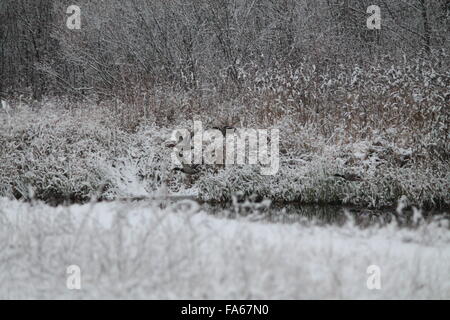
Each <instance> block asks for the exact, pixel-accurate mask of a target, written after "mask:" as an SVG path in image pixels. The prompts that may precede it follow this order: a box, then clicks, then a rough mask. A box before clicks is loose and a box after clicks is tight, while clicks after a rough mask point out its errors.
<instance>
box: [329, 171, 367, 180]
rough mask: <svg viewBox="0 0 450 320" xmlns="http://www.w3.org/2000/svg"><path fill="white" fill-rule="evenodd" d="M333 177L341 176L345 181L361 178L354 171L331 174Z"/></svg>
mask: <svg viewBox="0 0 450 320" xmlns="http://www.w3.org/2000/svg"><path fill="white" fill-rule="evenodd" d="M333 177H336V178H342V179H344V180H347V181H362V180H363V179H362V178H361V177H360V176H358V175H357V174H354V173H344V174H338V173H336V174H333Z"/></svg>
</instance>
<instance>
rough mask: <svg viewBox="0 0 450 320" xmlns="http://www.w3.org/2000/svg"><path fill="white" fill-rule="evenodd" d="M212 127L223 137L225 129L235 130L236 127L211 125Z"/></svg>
mask: <svg viewBox="0 0 450 320" xmlns="http://www.w3.org/2000/svg"><path fill="white" fill-rule="evenodd" d="M212 128H213V129H215V130H219V131H220V132H221V133H222V135H223V136H224V137H225V136H226V134H227V130H233V131H234V130H236V128H235V127H232V126H220V127H219V126H217V127H212Z"/></svg>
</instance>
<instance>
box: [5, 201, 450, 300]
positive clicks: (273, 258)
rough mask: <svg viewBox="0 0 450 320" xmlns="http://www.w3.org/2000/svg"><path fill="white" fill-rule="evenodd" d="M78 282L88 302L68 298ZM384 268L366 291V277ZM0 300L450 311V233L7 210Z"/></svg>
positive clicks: (119, 210) (94, 209) (160, 211)
mask: <svg viewBox="0 0 450 320" xmlns="http://www.w3.org/2000/svg"><path fill="white" fill-rule="evenodd" d="M70 265H77V266H79V267H80V270H81V290H69V289H68V288H67V286H66V282H67V278H68V274H67V273H66V271H67V267H68V266H70ZM370 265H377V266H379V268H380V271H381V273H380V276H381V278H380V279H381V289H380V290H369V289H368V288H367V284H366V282H367V279H368V277H369V276H370V275H369V274H368V273H367V268H368V267H369V266H370ZM0 298H1V299H13V298H20V299H34V298H37V299H46V298H49V299H54V298H58V299H89V298H94V299H103V298H113V299H116V298H120V299H122V298H125V299H128V298H138V299H140V298H145V299H203V298H209V299H312V298H321V299H322V298H324V299H349V298H354V299H365V298H368V299H380V298H386V299H392V298H400V299H430V298H435V299H450V232H449V229H448V226H439V225H438V224H437V223H434V224H424V225H422V226H420V227H418V228H417V229H415V230H411V229H410V230H407V229H399V228H397V227H396V226H395V225H394V224H391V225H389V226H387V227H383V228H368V229H359V228H357V227H355V226H354V225H352V224H351V223H348V224H347V225H345V226H343V227H338V226H315V225H307V224H300V223H299V224H289V225H288V224H270V223H265V222H261V221H260V222H252V221H250V220H249V219H244V218H241V219H234V220H231V219H225V218H219V217H214V216H211V215H208V214H206V213H205V212H202V211H201V208H199V207H198V206H197V205H196V204H195V203H192V202H181V203H176V204H173V205H168V206H161V204H160V203H159V204H158V203H153V204H150V203H148V202H147V203H144V202H140V203H123V202H120V203H119V202H111V203H98V204H86V205H72V206H70V207H56V208H54V207H49V206H46V205H44V204H41V203H31V204H30V203H21V202H17V201H12V200H8V199H6V198H0Z"/></svg>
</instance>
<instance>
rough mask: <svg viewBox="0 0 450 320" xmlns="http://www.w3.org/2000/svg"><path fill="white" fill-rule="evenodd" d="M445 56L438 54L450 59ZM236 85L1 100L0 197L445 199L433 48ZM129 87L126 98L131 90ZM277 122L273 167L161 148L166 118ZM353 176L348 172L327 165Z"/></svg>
mask: <svg viewBox="0 0 450 320" xmlns="http://www.w3.org/2000/svg"><path fill="white" fill-rule="evenodd" d="M446 58H447V57H446V56H445V55H444V56H443V57H442V59H444V60H445V59H446ZM239 72H240V73H239V77H240V79H241V88H235V87H230V88H228V89H227V90H225V91H223V92H216V91H215V90H211V92H210V91H208V90H203V91H195V90H192V91H188V92H186V91H182V90H177V89H176V88H175V89H174V88H160V87H155V88H154V90H153V91H151V92H140V91H139V90H137V89H136V90H137V91H136V92H134V91H133V92H130V93H129V95H127V96H126V97H128V98H126V97H125V98H121V97H116V99H115V100H113V101H100V100H99V101H98V102H99V103H98V104H96V103H94V102H92V101H91V102H84V103H81V102H80V103H74V102H68V101H66V100H65V99H62V98H60V99H56V98H52V99H49V100H44V101H42V102H41V103H40V107H39V108H36V107H33V108H32V107H29V106H28V105H21V106H19V104H18V103H17V102H14V101H13V102H12V103H11V109H12V110H11V111H10V112H8V113H4V112H0V124H1V125H0V145H1V148H0V196H6V197H9V198H21V199H31V198H36V199H41V200H45V201H48V202H51V203H60V202H64V201H68V202H83V201H88V200H90V199H93V198H97V199H117V198H124V197H138V196H139V197H140V196H148V195H150V194H151V193H152V192H153V191H154V190H156V189H159V188H161V187H162V186H167V188H168V189H169V191H170V192H172V193H180V192H183V193H190V194H195V195H196V196H198V197H199V198H201V199H203V200H208V201H220V202H223V201H230V200H231V199H232V197H233V195H235V194H236V193H239V194H242V193H243V194H244V195H246V196H256V197H259V198H261V199H271V200H273V201H277V202H290V201H294V202H301V203H341V204H353V205H359V206H369V207H387V206H393V205H395V203H396V201H397V200H398V199H400V198H401V197H402V196H406V197H407V198H408V199H409V200H410V201H411V202H412V204H414V205H416V206H419V207H424V208H431V207H434V208H442V207H449V206H450V196H449V194H450V193H449V190H450V171H449V168H450V158H449V155H450V144H449V141H450V139H449V138H450V137H449V130H448V126H449V123H450V113H449V108H448V96H449V95H450V91H449V90H450V89H449V87H448V86H446V83H447V82H448V79H449V73H448V70H447V69H446V68H445V66H444V65H443V64H442V63H441V62H440V60H439V59H437V60H436V61H434V60H427V61H424V60H422V59H420V58H417V59H416V60H413V61H408V62H405V63H404V64H398V65H397V66H390V65H386V64H383V65H382V64H380V65H374V66H370V67H369V66H366V67H364V68H362V67H360V66H357V65H355V66H353V67H352V68H349V67H348V66H347V67H345V66H342V67H337V69H336V70H328V71H326V70H322V71H321V72H320V74H318V71H317V68H316V66H314V65H310V64H308V63H306V62H304V63H300V64H299V65H298V66H297V67H296V68H294V67H286V66H285V67H281V66H277V65H275V66H274V67H273V69H272V70H270V71H267V72H264V73H261V72H260V71H259V70H258V68H257V66H256V65H249V66H247V67H246V68H243V69H242V70H240V71H239ZM130 97H133V99H131V98H130ZM195 119H197V120H201V121H203V123H204V125H205V127H206V126H209V127H213V126H218V125H233V126H235V127H241V128H265V129H279V130H280V134H281V137H280V152H281V167H280V170H279V172H278V174H277V175H275V176H270V177H264V176H261V175H260V174H259V170H258V169H257V168H254V167H251V166H244V167H238V166H233V167H230V168H226V169H218V170H211V171H204V172H202V173H200V174H199V175H197V176H196V177H193V178H192V179H190V180H191V181H189V182H187V181H186V180H187V179H186V177H183V175H182V174H181V173H176V172H174V171H173V170H172V169H173V167H174V166H173V165H172V164H171V157H170V152H171V150H170V149H168V148H166V147H165V142H166V141H167V140H169V139H170V134H171V132H172V131H173V130H174V129H181V128H192V120H195ZM348 174H351V175H357V176H358V177H359V179H358V180H357V181H348V180H346V179H342V178H339V177H336V175H341V176H345V175H348Z"/></svg>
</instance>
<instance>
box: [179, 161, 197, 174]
mask: <svg viewBox="0 0 450 320" xmlns="http://www.w3.org/2000/svg"><path fill="white" fill-rule="evenodd" d="M173 171H180V172H183V173H184V174H187V175H195V174H198V173H199V172H200V171H201V167H200V165H199V164H185V163H183V164H182V167H181V168H179V167H176V168H173Z"/></svg>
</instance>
